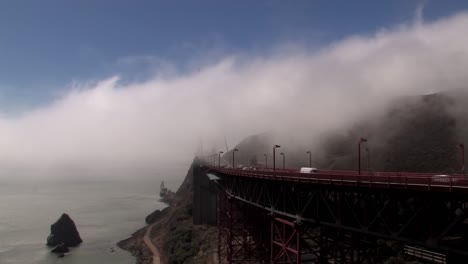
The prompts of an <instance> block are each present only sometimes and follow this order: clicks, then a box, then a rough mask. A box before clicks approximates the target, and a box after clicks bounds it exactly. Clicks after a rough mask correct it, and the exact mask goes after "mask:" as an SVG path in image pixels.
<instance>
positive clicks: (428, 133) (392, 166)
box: [224, 92, 468, 173]
mask: <svg viewBox="0 0 468 264" xmlns="http://www.w3.org/2000/svg"><path fill="white" fill-rule="evenodd" d="M467 101H468V96H467V93H465V92H463V93H460V92H459V93H455V94H432V95H425V96H420V97H409V98H402V99H400V100H399V101H397V103H396V104H395V105H394V106H393V107H392V108H390V109H389V110H388V111H387V112H386V113H385V114H384V115H383V116H382V117H380V118H379V119H378V120H361V121H359V122H357V123H356V124H355V126H354V127H352V128H349V129H348V130H345V131H329V132H328V133H327V134H326V135H323V136H321V140H320V142H319V143H318V144H317V146H316V148H314V149H312V153H313V154H312V161H313V166H316V167H319V168H323V169H337V170H356V169H357V159H358V158H357V143H358V141H359V139H360V138H361V137H364V138H367V139H368V143H367V144H363V145H362V149H361V159H362V160H361V166H362V168H365V169H367V151H366V148H367V149H368V152H369V167H370V168H369V169H372V170H379V171H407V172H445V173H459V172H460V160H459V159H460V158H459V156H460V155H459V150H458V149H457V148H456V146H457V144H459V143H463V142H467V141H468V137H467V135H468V125H467V124H468V115H467V110H468V109H467V107H466V105H467V104H466V102H467ZM273 138H274V140H273ZM312 140H313V139H312V138H311V139H310V141H312ZM285 141H286V140H284V138H281V136H276V135H272V134H261V135H255V136H250V137H248V138H246V139H245V140H243V141H242V142H240V143H239V144H238V145H237V146H236V147H235V148H237V149H239V151H238V152H237V153H236V154H235V155H236V160H237V162H236V163H237V164H242V165H245V166H252V165H255V164H256V165H257V166H264V165H265V158H264V154H265V153H266V154H268V162H269V164H268V165H269V166H270V167H271V158H272V146H273V145H274V144H280V145H282V148H280V149H278V150H277V153H276V154H277V156H276V164H277V166H281V164H282V160H281V156H280V155H279V153H280V152H282V151H284V152H285V154H286V166H287V167H289V168H300V167H304V166H308V163H309V156H308V155H307V154H306V151H308V150H309V149H307V148H305V147H293V148H291V147H289V148H287V151H285V150H284V148H283V146H284V144H283V142H285ZM303 145H304V146H307V145H310V144H309V143H308V142H307V141H305V142H303ZM231 156H232V152H231V151H229V152H227V153H226V154H225V155H224V159H225V160H231Z"/></svg>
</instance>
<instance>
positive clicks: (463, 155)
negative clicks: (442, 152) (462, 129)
mask: <svg viewBox="0 0 468 264" xmlns="http://www.w3.org/2000/svg"><path fill="white" fill-rule="evenodd" d="M457 147H458V148H459V149H460V150H461V162H462V175H463V176H465V145H463V144H458V145H457Z"/></svg>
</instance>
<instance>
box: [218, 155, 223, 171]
mask: <svg viewBox="0 0 468 264" xmlns="http://www.w3.org/2000/svg"><path fill="white" fill-rule="evenodd" d="M223 153H224V152H223V151H220V152H219V153H218V167H220V168H221V154H223Z"/></svg>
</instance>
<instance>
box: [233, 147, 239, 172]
mask: <svg viewBox="0 0 468 264" xmlns="http://www.w3.org/2000/svg"><path fill="white" fill-rule="evenodd" d="M236 151H239V150H238V149H236V148H235V149H233V150H232V168H233V169H234V168H235V163H234V154H235V153H236Z"/></svg>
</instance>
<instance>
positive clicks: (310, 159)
mask: <svg viewBox="0 0 468 264" xmlns="http://www.w3.org/2000/svg"><path fill="white" fill-rule="evenodd" d="M306 153H307V154H309V168H312V152H310V150H308V151H307V152H306Z"/></svg>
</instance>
